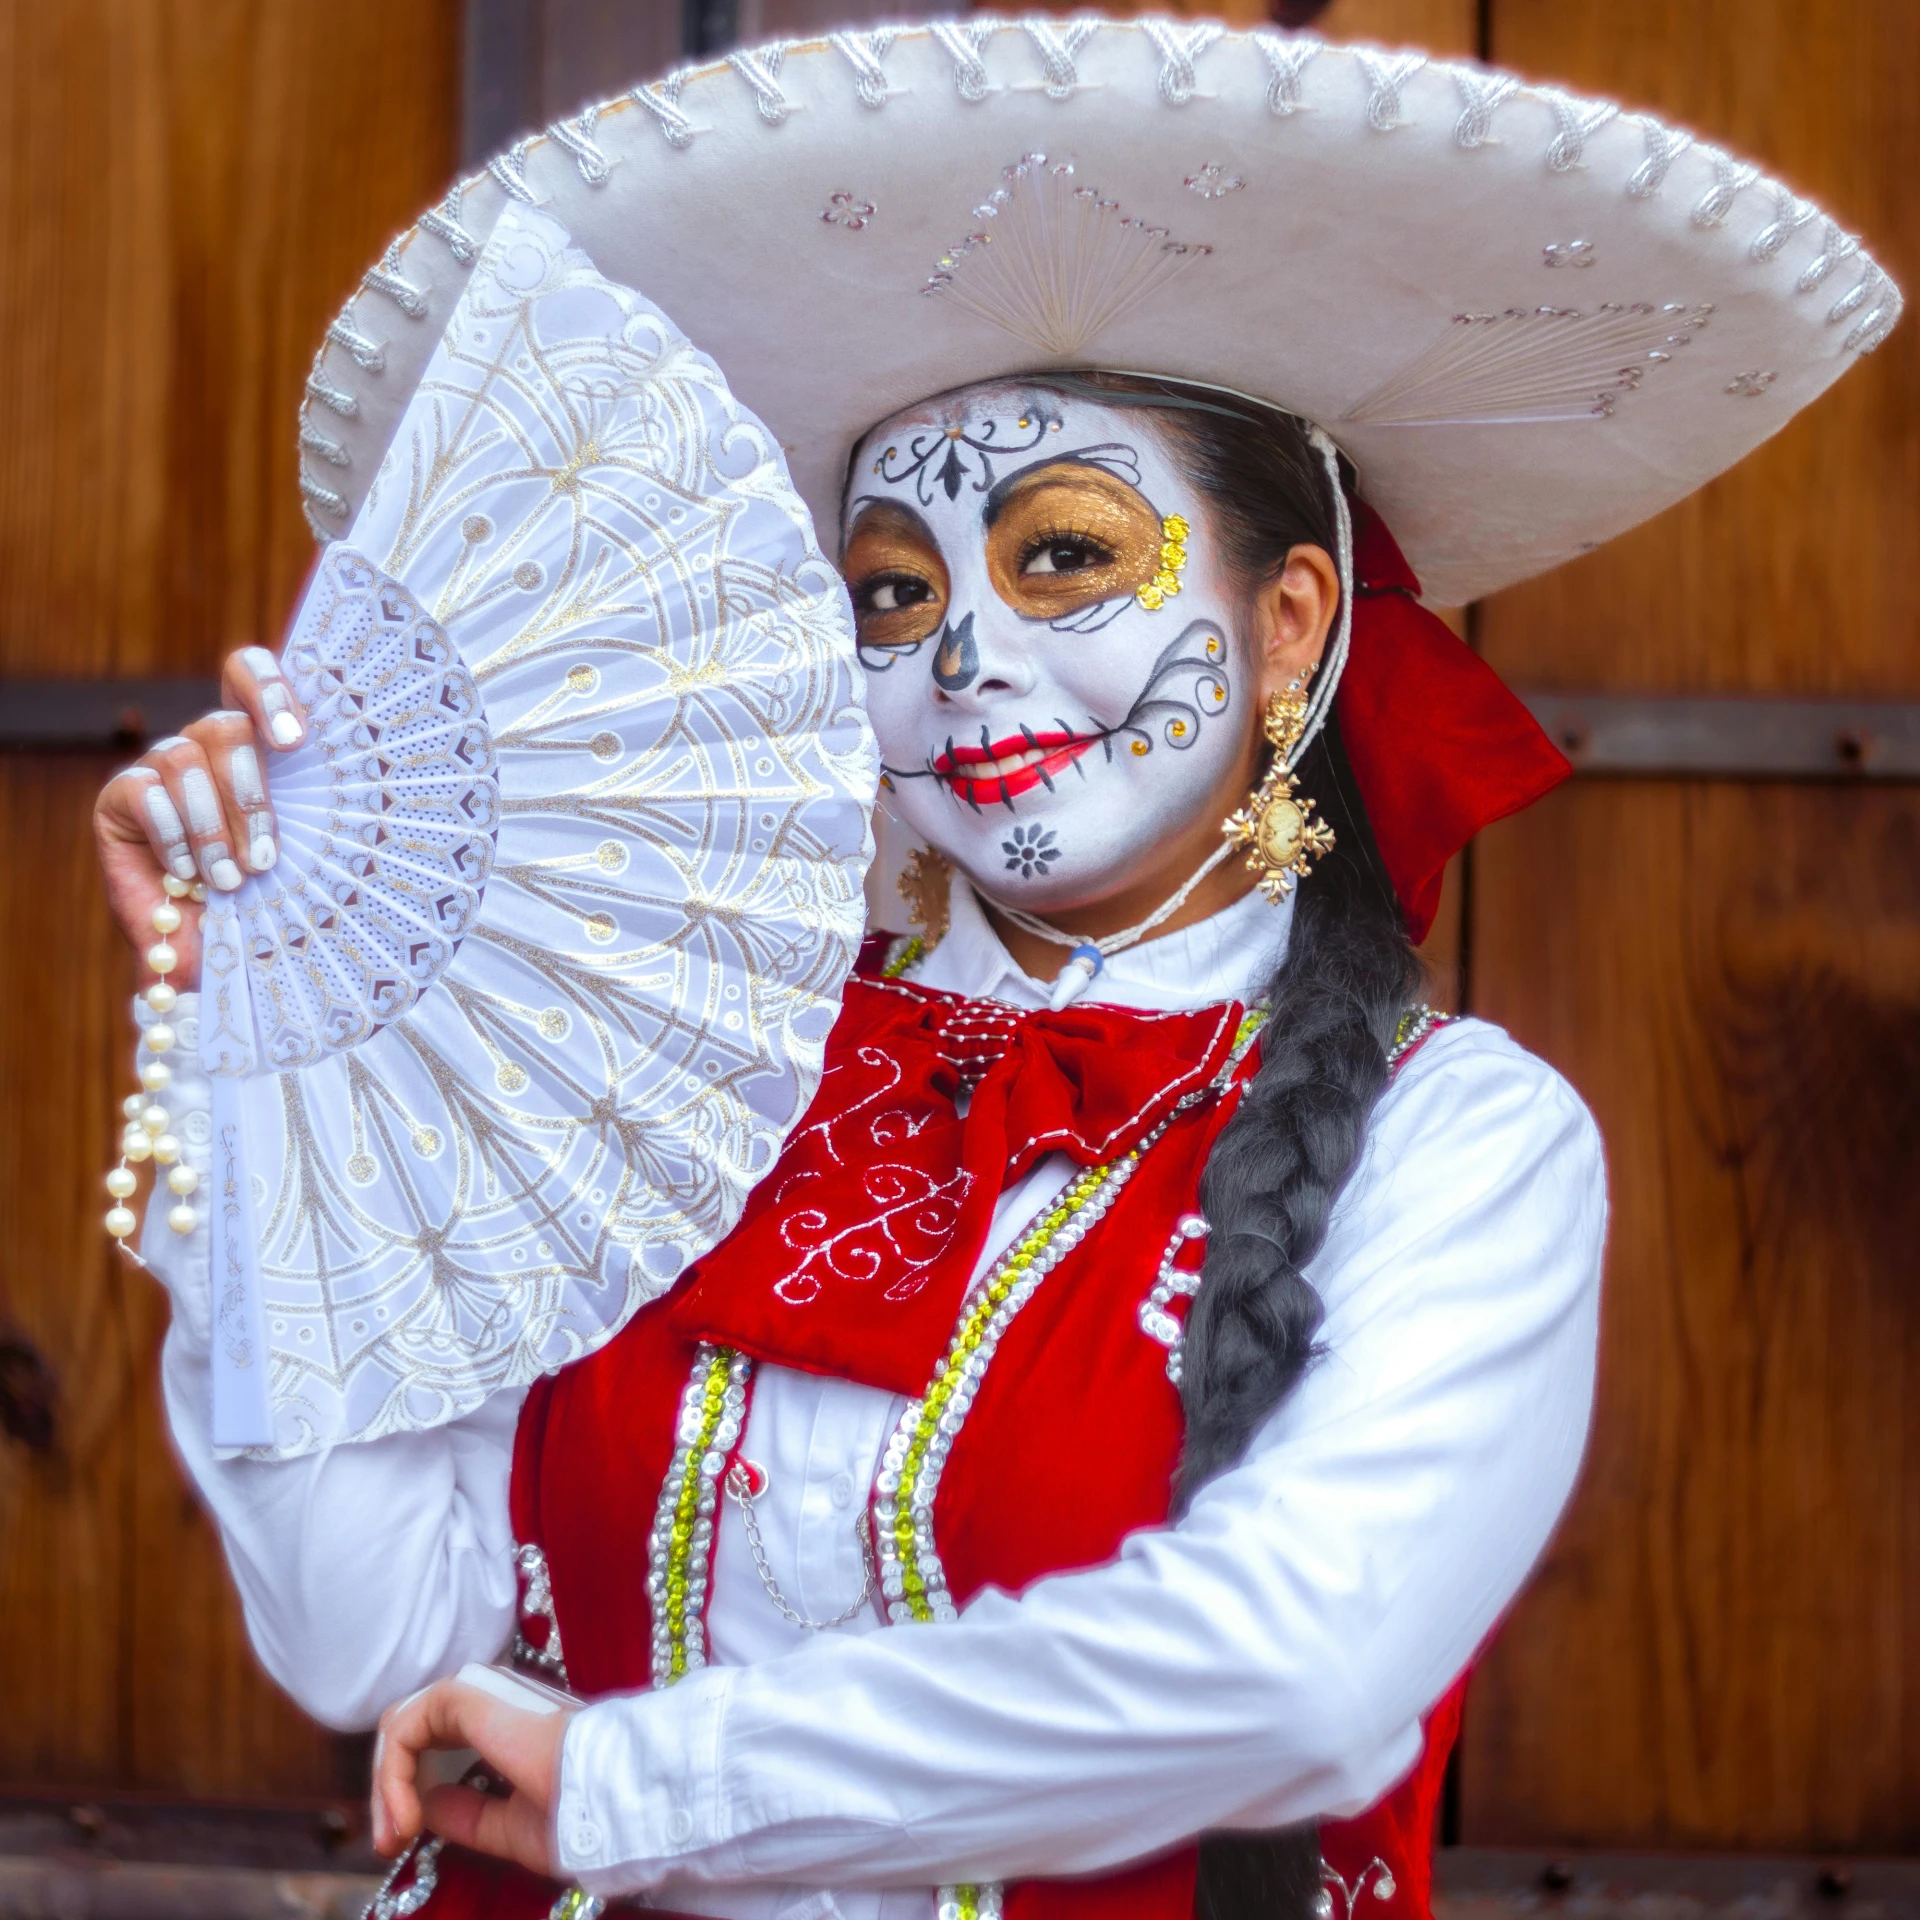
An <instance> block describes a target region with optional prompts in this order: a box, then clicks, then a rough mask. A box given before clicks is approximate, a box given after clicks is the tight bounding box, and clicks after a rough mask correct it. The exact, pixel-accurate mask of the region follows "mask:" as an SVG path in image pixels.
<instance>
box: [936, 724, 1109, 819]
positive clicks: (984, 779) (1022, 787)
mask: <svg viewBox="0 0 1920 1920" xmlns="http://www.w3.org/2000/svg"><path fill="white" fill-rule="evenodd" d="M1099 744H1100V738H1099V735H1098V734H1090V733H1060V732H1057V731H1056V732H1052V733H1026V732H1021V733H1016V734H1010V735H1009V736H1008V737H1007V738H1006V739H1004V740H996V741H994V742H993V744H992V745H991V746H978V747H963V746H959V745H957V744H955V743H954V742H951V741H949V742H948V744H947V749H946V751H945V752H944V753H936V754H935V755H934V756H933V770H934V772H935V773H936V774H938V775H939V776H940V778H941V779H942V780H944V781H945V782H946V783H947V785H948V787H950V788H951V789H952V791H953V792H954V793H956V794H958V795H959V797H960V798H961V799H962V800H965V801H968V802H970V803H971V804H972V805H974V806H976V807H978V806H984V805H987V804H988V803H990V802H993V801H999V800H1012V799H1014V798H1016V797H1017V796H1018V795H1020V794H1023V793H1031V792H1032V791H1033V789H1034V788H1035V787H1037V786H1039V785H1041V783H1042V782H1043V781H1044V782H1046V783H1047V784H1049V785H1051V783H1052V781H1053V779H1054V776H1055V775H1056V774H1061V773H1065V772H1066V770H1067V769H1068V767H1070V766H1071V765H1072V764H1073V763H1074V761H1076V760H1077V759H1079V757H1080V756H1081V755H1082V754H1083V753H1085V752H1086V750H1087V749H1088V748H1089V747H1094V746H1098V745H1099Z"/></svg>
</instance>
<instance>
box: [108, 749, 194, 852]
mask: <svg viewBox="0 0 1920 1920" xmlns="http://www.w3.org/2000/svg"><path fill="white" fill-rule="evenodd" d="M115 779H116V780H121V781H125V782H126V783H127V785H128V786H129V787H130V788H131V789H132V790H133V793H134V795H135V798H134V802H133V805H134V809H135V813H136V816H137V818H138V820H139V822H140V825H141V826H142V827H143V828H144V829H145V830H146V835H147V840H148V842H149V844H150V845H151V846H152V848H153V857H154V858H155V859H156V860H157V861H159V863H160V865H161V867H162V869H163V870H164V871H165V872H167V873H170V874H172V875H173V877H174V878H175V879H176V880H188V881H191V880H195V879H197V878H198V877H199V868H198V867H197V866H196V865H195V864H194V858H193V849H192V847H190V846H189V845H188V844H187V827H186V822H185V821H184V820H182V819H181V818H180V809H179V808H178V807H177V806H175V805H174V802H173V796H172V795H171V794H170V793H169V792H168V791H167V787H166V782H165V781H164V780H162V779H161V777H160V775H159V773H158V772H157V771H156V770H155V769H154V768H152V767H150V766H144V765H142V766H132V767H129V768H127V770H126V771H125V772H124V773H121V774H117V775H115Z"/></svg>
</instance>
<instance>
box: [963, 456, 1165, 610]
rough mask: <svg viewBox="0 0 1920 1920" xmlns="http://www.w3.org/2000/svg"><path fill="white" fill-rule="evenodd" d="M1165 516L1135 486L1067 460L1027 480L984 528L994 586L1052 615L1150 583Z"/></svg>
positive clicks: (1018, 605) (1005, 596)
mask: <svg viewBox="0 0 1920 1920" xmlns="http://www.w3.org/2000/svg"><path fill="white" fill-rule="evenodd" d="M1163 544H1164V535H1163V533H1162V530H1161V523H1160V516H1159V514H1158V513H1156V512H1155V511H1154V508H1153V506H1152V504H1151V503H1150V502H1149V501H1148V500H1147V498H1146V496H1145V495H1144V494H1142V493H1141V492H1140V490H1139V489H1138V488H1137V487H1133V486H1129V485H1128V483H1127V482H1126V481H1124V480H1122V479H1120V478H1119V477H1118V476H1117V475H1116V474H1111V473H1106V472H1103V471H1101V470H1100V469H1099V468H1097V467H1088V466H1079V465H1074V464H1071V463H1062V464H1060V465H1058V466H1052V467H1043V468H1041V469H1040V470H1039V471H1037V472H1036V473H1034V474H1032V475H1030V476H1028V477H1027V478H1026V479H1024V480H1022V481H1021V483H1020V484H1019V485H1018V486H1017V487H1016V488H1014V490H1013V491H1012V493H1010V494H1009V495H1008V496H1007V498H1006V500H1005V501H1004V502H1002V503H1001V506H1000V509H999V511H998V512H997V513H996V515H995V516H994V521H993V525H992V526H991V527H990V528H989V529H988V531H987V549H986V557H987V572H988V576H989V578H991V580H992V582H993V588H994V591H995V592H996V593H997V594H998V595H999V596H1000V598H1001V599H1002V600H1003V601H1005V602H1006V604H1007V605H1008V606H1009V607H1011V608H1012V609H1013V610H1014V611H1015V612H1016V613H1018V614H1020V615H1022V616H1023V617H1024V618H1026V619H1029V620H1054V619H1058V618H1059V617H1060V616H1061V615H1063V614H1070V613H1077V612H1078V611H1079V610H1080V609H1081V608H1082V607H1087V606H1091V605H1093V604H1094V603H1095V602H1096V601H1100V600H1112V599H1117V598H1119V597H1121V596H1123V595H1127V594H1132V593H1136V592H1138V591H1139V590H1140V588H1142V587H1144V586H1147V585H1149V584H1150V583H1151V582H1152V580H1153V579H1154V577H1155V575H1156V574H1157V573H1158V572H1159V571H1160V566H1161V549H1162V546H1163Z"/></svg>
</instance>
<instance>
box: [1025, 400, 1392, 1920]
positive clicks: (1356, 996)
mask: <svg viewBox="0 0 1920 1920" xmlns="http://www.w3.org/2000/svg"><path fill="white" fill-rule="evenodd" d="M1039 384H1042V385H1045V386H1049V387H1055V388H1057V389H1058V390H1059V391H1061V392H1063V393H1069V394H1071V393H1078V394H1080V395H1081V396H1082V397H1085V398H1088V399H1094V400H1098V401H1101V402H1103V403H1105V404H1107V405H1120V406H1137V407H1141V408H1143V409H1149V410H1151V412H1152V415H1153V417H1154V418H1155V419H1156V421H1157V422H1158V424H1159V425H1160V426H1161V427H1162V429H1163V431H1164V433H1165V436H1166V438H1167V440H1168V441H1169V443H1170V444H1171V446H1172V447H1173V449H1174V451H1175V454H1176V456H1177V457H1178V458H1180V460H1181V463H1182V464H1183V465H1184V466H1185V467H1186V468H1187V469H1188V471H1189V472H1190V474H1191V475H1192V478H1193V480H1194V483H1195V484H1196V485H1197V486H1198V487H1199V488H1200V489H1201V491H1202V492H1203V493H1204V494H1205V495H1206V496H1207V497H1208V499H1209V500H1210V501H1211V502H1212V503H1213V504H1214V507H1215V516H1214V531H1215V532H1216V535H1217V536H1218V537H1219V538H1220V539H1221V540H1222V542H1223V544H1224V547H1225V551H1226V554H1227V557H1228V561H1229V564H1230V565H1231V566H1232V568H1233V569H1234V572H1235V573H1236V575H1237V576H1238V581H1239V584H1240V586H1241V588H1242V591H1243V594H1244V597H1245V600H1246V602H1247V603H1248V605H1249V606H1250V605H1251V601H1252V598H1253V595H1254V593H1255V592H1256V591H1257V590H1258V589H1259V588H1260V587H1261V586H1262V585H1263V584H1265V583H1266V582H1267V581H1269V580H1271V579H1272V578H1273V576H1274V575H1275V574H1276V573H1278V572H1279V570H1280V568H1281V566H1282V565H1283V564H1284V563H1285V560H1286V556H1287V554H1288V552H1289V551H1290V550H1291V549H1292V548H1293V547H1295V546H1296V545H1312V546H1318V547H1322V548H1324V549H1325V550H1326V551H1328V552H1329V553H1331V552H1332V551H1333V550H1334V530H1333V502H1332V500H1331V498H1330V497H1329V494H1328V478H1327V472H1326V468H1325V466H1324V464H1323V463H1322V461H1321V459H1320V457H1319V455H1318V454H1317V452H1316V451H1315V449H1314V448H1313V447H1312V446H1311V445H1310V444H1309V442H1308V440H1307V435H1306V429H1305V427H1304V426H1303V424H1302V423H1301V422H1300V421H1298V420H1296V419H1295V418H1293V417H1292V416H1291V415H1289V414H1283V413H1280V412H1278V411H1277V410H1274V409H1270V408H1266V407H1263V406H1260V405H1259V404H1258V403H1256V402H1253V401H1248V400H1243V399H1241V398H1240V397H1239V396H1238V395H1232V394H1222V393H1218V392H1214V391H1210V390H1208V389H1206V388H1196V387H1189V386H1183V385H1181V384H1179V383H1177V382H1173V381H1165V380H1148V379H1141V378H1138V377H1135V376H1131V375H1117V374H1106V373H1096V374H1086V375H1068V376H1064V377H1059V378H1053V377H1049V378H1046V379H1044V380H1042V381H1041V382H1039ZM1298 771H1299V774H1300V783H1301V791H1302V793H1303V794H1306V795H1309V796H1311V797H1312V798H1313V799H1314V800H1316V801H1317V802H1318V803H1319V807H1320V811H1321V812H1322V814H1323V815H1324V816H1325V817H1326V819H1327V822H1328V824H1329V825H1330V826H1331V827H1332V828H1333V830H1334V835H1335V844H1334V848H1333V851H1332V852H1330V853H1328V854H1327V855H1325V856H1324V857H1323V858H1322V859H1321V861H1320V862H1319V864H1318V865H1317V866H1316V867H1315V868H1314V870H1313V872H1312V874H1311V876H1310V877H1309V878H1308V879H1306V880H1305V881H1304V882H1302V883H1301V885H1300V888H1299V891H1298V893H1297V895H1296V898H1295V901H1294V910H1293V925H1292V932H1291V935H1290V938H1289V941H1288V946H1287V952H1286V957H1285V959H1284V960H1282V961H1281V962H1280V963H1279V965H1278V966H1276V967H1275V969H1274V971H1273V973H1272V975H1271V977H1270V978H1269V980H1268V982H1267V986H1266V990H1265V995H1264V998H1265V1001H1266V1004H1267V1008H1268V1017H1267V1023H1266V1026H1265V1027H1264V1028H1263V1029H1262V1031H1261V1035H1260V1055H1261V1058H1260V1069H1259V1071H1258V1072H1257V1073H1256V1074H1255V1075H1254V1076H1253V1079H1252V1081H1251V1082H1250V1083H1249V1085H1248V1086H1247V1088H1246V1090H1245V1091H1244V1093H1243V1094H1242V1096H1241V1100H1240V1105H1239V1107H1238V1109H1237V1110H1236V1111H1235V1113H1234V1115H1233V1117H1232V1119H1230V1120H1229V1121H1228V1122H1227V1124H1226V1126H1225V1127H1224V1128H1222V1129H1221V1133H1220V1137H1219V1139H1218V1140H1216V1141H1215V1142H1214V1146H1213V1151H1212V1153H1211V1154H1210V1155H1209V1156H1208V1158H1207V1164H1206V1168H1205V1170H1204V1172H1203V1173H1202V1175H1201V1180H1200V1206H1201V1210H1202V1212H1203V1213H1204V1214H1205V1215H1206V1218H1207V1221H1208V1224H1209V1228H1210V1231H1209V1233H1208V1236H1207V1252H1206V1262H1205V1266H1204V1269H1203V1277H1202V1282H1201V1287H1200V1291H1199V1294H1198V1296H1197V1297H1196V1298H1195V1299H1194V1302H1193V1305H1192V1307H1191V1309H1190V1311H1189V1313H1188V1316H1187V1322H1186V1333H1185V1339H1184V1353H1183V1361H1182V1371H1181V1380H1180V1397H1181V1402H1182V1406H1183V1410H1184V1412H1185V1416H1186V1444H1185V1448H1184V1451H1183V1453H1182V1456H1181V1461H1180V1469H1179V1478H1178V1481H1177V1484H1176V1487H1175V1507H1176V1510H1177V1511H1178V1510H1184V1509H1185V1507H1186V1506H1187V1505H1188V1504H1189V1502H1191V1500H1192V1499H1193V1496H1194V1494H1195V1493H1196V1492H1197V1491H1198V1490H1199V1489H1200V1488H1201V1487H1202V1486H1204V1485H1205V1484H1206V1482H1207V1481H1209V1480H1211V1479H1212V1478H1213V1477H1214V1476H1215V1475H1216V1474H1219V1473H1223V1472H1225V1471H1226V1469H1227V1468H1229V1467H1231V1466H1233V1465H1234V1464H1235V1463H1236V1462H1237V1461H1238V1460H1240V1459H1241V1458H1242V1457H1243V1456H1244V1455H1245V1453H1246V1451H1247V1448H1248V1446H1249V1445H1250V1444H1251V1442H1252V1440H1253V1436H1254V1435H1255V1433H1256V1432H1258V1430H1259V1428H1260V1426H1261V1425H1262V1423H1263V1422H1264V1421H1265V1420H1266V1419H1267V1418H1268V1416H1269V1415H1271V1414H1272V1412H1273V1411H1274V1409H1275V1408H1276V1407H1278V1406H1279V1405H1280V1403H1281V1402H1282V1401H1283V1400H1284V1399H1285V1398H1286V1397H1287V1395H1288V1394H1289V1393H1290V1392H1292V1390H1293V1388H1294V1387H1295V1386H1296V1385H1297V1384H1298V1383H1299V1380H1300V1378H1301V1376H1302V1375H1303V1374H1304V1373H1305V1372H1306V1370H1307V1368H1308V1366H1309V1364H1310V1363H1311V1362H1312V1360H1313V1358H1314V1355H1315V1353H1316V1351H1317V1349H1316V1344H1315V1343H1316V1337H1317V1335H1318V1333H1319V1331H1320V1323H1321V1318H1322V1312H1323V1309H1322V1306H1321V1302H1320V1296H1319V1295H1318V1294H1317V1293H1315V1291H1314V1289H1313V1286H1312V1283H1311V1282H1310V1281H1309V1280H1308V1279H1307V1277H1306V1272H1305V1269H1306V1267H1307V1264H1308V1262H1309V1261H1311V1260H1312V1258H1313V1256H1314V1255H1315V1254H1316V1253H1317V1252H1319V1250H1320V1246H1321V1243H1322V1242H1323V1241H1324V1240H1325V1238H1326V1233H1327V1220H1328V1216H1329V1215H1330V1214H1331V1213H1332V1211H1333V1204H1334V1201H1335V1200H1336V1199H1337V1198H1338V1197H1339V1194H1340V1190H1341V1188H1342V1187H1344V1186H1345V1185H1346V1182H1347V1180H1348V1178H1349V1176H1350V1175H1351V1174H1352V1172H1353V1169H1354V1165H1355V1163H1356V1162H1357V1161H1358V1160H1359V1157H1360V1149H1361V1146H1362V1144H1363V1142H1364V1140H1365V1137H1366V1129H1367V1121H1368V1119H1369V1117H1370V1116H1371V1114H1372V1112H1373V1107H1374V1102H1375V1101H1377V1100H1378V1099H1379V1097H1380V1094H1381V1092H1382V1090H1383V1089H1384V1088H1385V1086H1386V1084H1387V1071H1388V1069H1387V1056H1388V1052H1389V1050H1390V1048H1391V1047H1392V1045H1393V1041H1394V1036H1395V1034H1396V1032H1397V1030H1398V1028H1399V1025H1400V1021H1401V1019H1402V1017H1403V1015H1404V1014H1405V1012H1406V1010H1407V1009H1408V1007H1409V1006H1410V1005H1411V1004H1412V1003H1413V1001H1414V998H1415V996H1416V993H1417V991H1418V989H1419V986H1420V983H1421V979H1422V969H1421V965H1420V961H1419V959H1418V957H1417V956H1416V955H1415V953H1414V951H1413V946H1412V943H1411V942H1410V941H1409V940H1408V938H1407V931H1406V926H1405V924H1404V922H1403V920H1402V918H1401V914H1400V908H1399V904H1398V902H1397V901H1396V900H1395V898H1394V893H1393V888H1392V885H1391V883H1390V882H1389V880H1388V878H1387V874H1386V870H1385V867H1384V866H1383V864H1382V862H1381V859H1380V853H1379V848H1378V846H1377V845H1376V844H1375V841H1374V837H1373V829H1372V827H1371V825H1370V824H1369V822H1368V820H1367V813H1366V807H1365V804H1364V803H1363V802H1362V800H1361V798H1360V793H1359V790H1358V788H1357V786H1356V785H1355V783H1354V779H1353V773H1352V769H1351V768H1350V767H1349V766H1348V764H1347V757H1346V752H1345V749H1344V748H1343V747H1342V745H1341V742H1340V734H1339V728H1338V725H1337V724H1336V722H1335V720H1334V718H1333V716H1332V715H1331V714H1330V715H1329V716H1328V718H1327V724H1326V726H1325V727H1324V728H1323V729H1322V731H1321V732H1320V734H1319V735H1318V736H1317V737H1316V739H1315V740H1314V741H1313V743H1312V745H1311V746H1309V747H1308V749H1307V750H1306V752H1305V753H1304V754H1303V755H1302V756H1301V759H1300V765H1299V769H1298ZM1320 1875H1321V1859H1320V1839H1319V1828H1318V1825H1317V1823H1315V1822H1313V1821H1308V1822H1306V1823H1305V1824H1303V1825H1300V1826H1296V1827H1289V1828H1285V1829H1283V1830H1280V1831H1278V1832H1272V1833H1214V1834H1204V1835H1202V1836H1201V1840H1200V1864H1199V1871H1198V1876H1197V1879H1196V1881H1195V1886H1194V1901H1193V1915H1194V1920H1313V1916H1314V1914H1315V1913H1316V1912H1317V1910H1318V1898H1319V1895H1320V1887H1321V1879H1320Z"/></svg>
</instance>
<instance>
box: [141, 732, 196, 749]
mask: <svg viewBox="0 0 1920 1920" xmlns="http://www.w3.org/2000/svg"><path fill="white" fill-rule="evenodd" d="M191 744H192V743H191V742H190V741H189V740H188V739H187V736H186V735H185V734H184V733H170V734H168V735H167V737H166V738H165V739H164V740H156V741H155V742H154V743H153V745H152V746H150V747H149V748H148V749H147V751H148V752H149V753H170V752H171V751H172V750H173V749H174V748H175V747H184V746H189V745H191Z"/></svg>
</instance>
